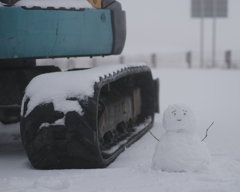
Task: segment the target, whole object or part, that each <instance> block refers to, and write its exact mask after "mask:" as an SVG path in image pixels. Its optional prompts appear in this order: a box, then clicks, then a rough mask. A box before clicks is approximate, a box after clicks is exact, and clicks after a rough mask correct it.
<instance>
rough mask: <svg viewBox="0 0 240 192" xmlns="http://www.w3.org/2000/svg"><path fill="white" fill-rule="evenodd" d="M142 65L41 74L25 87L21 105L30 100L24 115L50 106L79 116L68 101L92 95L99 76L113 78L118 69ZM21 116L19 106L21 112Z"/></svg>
mask: <svg viewBox="0 0 240 192" xmlns="http://www.w3.org/2000/svg"><path fill="white" fill-rule="evenodd" d="M141 66H145V64H129V65H127V64H124V65H123V64H115V65H105V66H100V67H95V68H92V69H88V70H82V71H71V72H69V71H66V72H55V73H48V74H43V75H39V76H37V77H35V78H34V79H33V80H32V81H31V82H30V83H29V85H28V86H27V88H26V91H25V95H24V97H23V102H22V103H23V104H24V102H25V101H26V100H27V99H29V98H30V101H29V103H28V106H27V111H26V114H25V116H27V115H28V114H29V113H30V112H31V111H32V110H33V109H34V108H35V107H36V106H37V105H40V104H43V103H51V102H52V103H53V105H54V109H55V110H57V111H62V112H64V113H67V112H68V111H69V110H71V111H73V110H74V111H77V112H78V113H79V114H80V115H82V113H83V112H82V109H81V106H80V105H79V104H78V102H77V101H76V100H75V101H74V100H71V98H77V99H78V100H86V99H87V98H88V97H91V96H93V94H94V85H95V83H96V82H99V79H100V77H104V76H109V75H113V74H114V73H117V72H118V71H121V70H124V69H125V70H128V69H130V68H132V67H141ZM21 115H22V116H23V105H22V110H21Z"/></svg>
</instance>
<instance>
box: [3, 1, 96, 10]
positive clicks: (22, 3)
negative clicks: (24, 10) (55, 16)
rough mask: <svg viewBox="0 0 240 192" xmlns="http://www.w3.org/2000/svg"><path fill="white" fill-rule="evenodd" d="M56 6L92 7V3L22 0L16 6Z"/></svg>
mask: <svg viewBox="0 0 240 192" xmlns="http://www.w3.org/2000/svg"><path fill="white" fill-rule="evenodd" d="M3 5H4V4H3V3H0V6H3ZM22 6H25V7H28V8H31V7H34V6H37V7H41V8H47V7H54V8H60V7H64V8H72V7H74V8H77V9H79V8H92V6H91V4H90V3H88V1H87V0H67V1H66V0H50V1H49V0H20V1H18V2H17V3H16V4H15V7H22Z"/></svg>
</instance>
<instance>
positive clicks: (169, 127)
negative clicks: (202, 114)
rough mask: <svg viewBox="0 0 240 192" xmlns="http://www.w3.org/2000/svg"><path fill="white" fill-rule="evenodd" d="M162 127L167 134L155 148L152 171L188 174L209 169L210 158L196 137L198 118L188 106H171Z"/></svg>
mask: <svg viewBox="0 0 240 192" xmlns="http://www.w3.org/2000/svg"><path fill="white" fill-rule="evenodd" d="M163 127H164V129H165V130H166V132H165V133H164V134H163V135H162V137H161V138H160V140H159V142H158V144H157V146H156V151H155V154H154V156H153V161H152V167H153V169H160V170H162V171H169V172H171V171H173V172H182V171H187V172H188V171H201V170H205V169H207V168H208V166H209V164H210V162H211V156H210V154H209V151H208V149H207V147H206V144H205V142H202V141H201V139H200V138H199V136H198V135H197V125H196V120H195V116H194V113H193V111H192V110H191V109H190V108H189V107H188V106H186V105H179V104H174V105H171V106H169V107H168V108H167V109H166V111H165V112H164V114H163Z"/></svg>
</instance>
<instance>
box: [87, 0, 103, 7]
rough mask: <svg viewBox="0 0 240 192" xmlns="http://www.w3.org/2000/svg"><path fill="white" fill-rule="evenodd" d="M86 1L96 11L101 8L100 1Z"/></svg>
mask: <svg viewBox="0 0 240 192" xmlns="http://www.w3.org/2000/svg"><path fill="white" fill-rule="evenodd" d="M87 1H88V2H89V3H90V4H91V5H92V6H93V7H94V8H96V9H101V8H102V0H87Z"/></svg>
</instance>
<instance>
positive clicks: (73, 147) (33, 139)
mask: <svg viewBox="0 0 240 192" xmlns="http://www.w3.org/2000/svg"><path fill="white" fill-rule="evenodd" d="M54 74H55V77H56V78H54V77H53V75H54ZM54 74H51V73H50V74H44V75H40V76H38V77H36V78H35V79H33V81H32V82H30V84H29V85H28V87H27V89H26V93H25V96H24V98H23V103H22V109H21V137H22V142H23V145H24V147H25V150H26V152H27V156H28V158H29V160H30V162H31V164H32V166H33V167H35V168H37V169H65V168H102V167H106V166H108V165H109V164H110V163H111V162H113V161H114V160H115V159H116V158H117V156H118V155H119V154H120V153H122V152H123V151H124V150H125V148H126V147H129V146H130V145H131V144H132V143H134V142H136V141H137V140H138V139H139V138H140V137H142V136H143V135H144V134H145V133H146V132H147V131H148V130H149V129H150V128H151V127H152V126H153V121H154V113H155V112H156V111H157V110H158V79H157V80H153V78H152V74H151V71H150V69H149V68H148V67H147V66H146V65H141V64H140V65H110V66H102V67H96V68H92V69H85V70H79V71H69V72H57V73H54ZM83 74H84V75H86V76H84V75H83ZM67 75H68V76H72V77H73V78H72V79H73V80H74V79H75V80H74V81H75V84H77V87H78V88H76V86H75V87H74V85H73V84H74V83H73V81H72V80H71V78H69V79H66V78H65V77H66V76H67ZM75 76H78V78H74V77H75ZM49 77H51V78H49ZM86 77H88V79H87V80H86ZM58 79H64V81H65V83H66V85H68V86H69V87H68V86H66V87H67V88H61V86H59V84H60V82H59V81H58ZM76 82H77V83H76ZM78 82H79V85H78ZM88 82H91V85H92V86H91V87H88ZM37 84H41V87H39V88H38V90H37V91H36V89H35V88H34V87H35V86H36V85H37ZM48 87H50V88H51V87H52V89H54V91H55V92H56V93H57V94H58V96H59V95H64V97H60V96H59V97H57V98H56V97H55V98H51V94H50V93H49V94H48V93H46V92H45V91H46V90H50V89H48ZM66 90H68V92H66ZM54 91H53V92H54ZM64 91H65V92H64ZM62 92H64V94H63V93H62ZM46 95H47V96H46ZM62 104H64V107H63V105H62ZM66 105H67V106H66Z"/></svg>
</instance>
